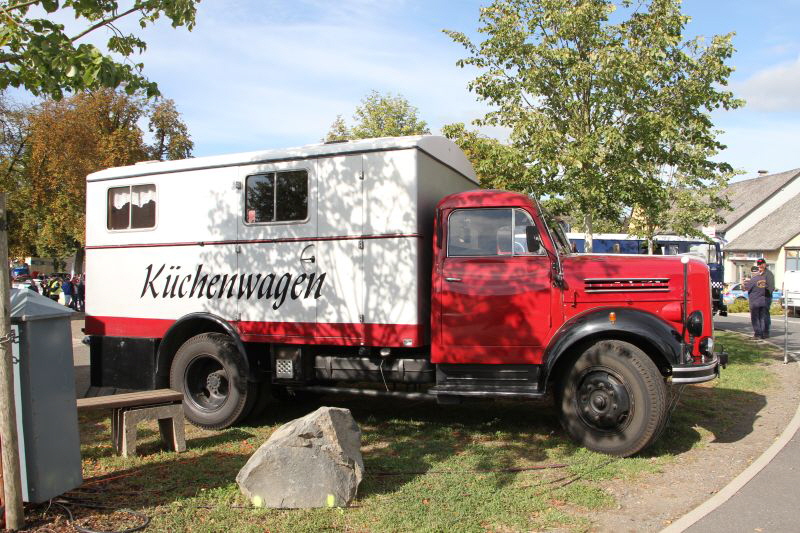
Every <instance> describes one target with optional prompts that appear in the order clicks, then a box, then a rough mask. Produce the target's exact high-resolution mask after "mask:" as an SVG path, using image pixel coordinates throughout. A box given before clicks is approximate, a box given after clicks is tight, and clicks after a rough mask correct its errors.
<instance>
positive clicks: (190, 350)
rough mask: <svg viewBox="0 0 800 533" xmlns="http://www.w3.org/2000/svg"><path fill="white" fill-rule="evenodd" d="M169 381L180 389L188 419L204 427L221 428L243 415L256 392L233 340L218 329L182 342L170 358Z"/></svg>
mask: <svg viewBox="0 0 800 533" xmlns="http://www.w3.org/2000/svg"><path fill="white" fill-rule="evenodd" d="M169 383H170V387H171V388H172V389H174V390H177V391H180V392H182V393H183V409H184V413H185V414H186V418H187V419H188V420H189V422H191V423H192V424H194V425H196V426H199V427H202V428H205V429H223V428H226V427H229V426H231V425H233V424H235V423H236V422H237V421H239V420H241V419H242V418H244V417H245V416H247V414H248V411H249V410H250V409H252V407H253V404H254V403H255V400H256V396H257V393H258V388H257V384H255V383H250V382H249V381H248V379H247V367H246V366H245V363H244V361H243V360H242V356H241V355H240V354H239V351H238V350H237V349H236V346H235V345H234V343H233V341H232V340H231V338H230V337H228V336H227V335H223V334H221V333H203V334H201V335H196V336H194V337H192V338H191V339H189V340H188V341H186V342H185V343H183V345H182V346H181V347H180V348H179V349H178V352H177V353H176V354H175V358H174V359H173V360H172V366H171V368H170V374H169Z"/></svg>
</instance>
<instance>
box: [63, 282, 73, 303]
mask: <svg viewBox="0 0 800 533" xmlns="http://www.w3.org/2000/svg"><path fill="white" fill-rule="evenodd" d="M61 290H62V291H64V305H66V306H67V307H69V308H72V284H71V283H70V281H69V279H65V280H64V281H62V282H61Z"/></svg>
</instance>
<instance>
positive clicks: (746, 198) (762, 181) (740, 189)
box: [717, 168, 800, 240]
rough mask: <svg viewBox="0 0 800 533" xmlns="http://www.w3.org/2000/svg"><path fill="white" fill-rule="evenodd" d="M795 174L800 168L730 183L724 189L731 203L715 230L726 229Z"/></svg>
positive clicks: (722, 230) (777, 190) (779, 188)
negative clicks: (729, 209)
mask: <svg viewBox="0 0 800 533" xmlns="http://www.w3.org/2000/svg"><path fill="white" fill-rule="evenodd" d="M797 176H800V168H796V169H794V170H787V171H786V172H780V173H778V174H770V175H767V176H759V177H757V178H751V179H749V180H742V181H738V182H736V183H732V184H731V185H730V186H728V189H727V190H726V191H725V193H726V194H727V195H728V200H729V201H730V203H731V211H728V212H725V213H723V214H722V216H723V217H725V223H724V224H722V225H720V226H717V231H719V232H722V233H724V232H726V231H728V229H730V228H731V226H733V225H734V224H736V223H737V222H739V221H740V220H741V219H743V218H744V217H745V216H746V215H747V214H748V213H750V212H751V211H752V210H753V209H755V208H756V207H758V206H759V205H761V203H763V202H764V200H766V199H767V198H769V197H770V196H772V195H773V194H775V193H776V192H779V191H780V190H781V188H783V187H784V186H785V185H786V184H787V183H789V182H790V181H792V179H794V178H795V177H797ZM767 218H769V217H767ZM736 240H738V239H736Z"/></svg>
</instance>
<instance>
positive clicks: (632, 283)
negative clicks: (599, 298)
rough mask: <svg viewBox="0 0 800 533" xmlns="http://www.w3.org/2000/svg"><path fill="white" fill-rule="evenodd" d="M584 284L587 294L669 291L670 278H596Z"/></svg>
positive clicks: (585, 281)
mask: <svg viewBox="0 0 800 533" xmlns="http://www.w3.org/2000/svg"><path fill="white" fill-rule="evenodd" d="M584 284H585V285H584V286H585V289H586V292H587V293H588V292H668V291H669V278H594V279H587V280H584Z"/></svg>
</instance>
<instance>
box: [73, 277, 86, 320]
mask: <svg viewBox="0 0 800 533" xmlns="http://www.w3.org/2000/svg"><path fill="white" fill-rule="evenodd" d="M72 282H73V286H74V287H75V294H74V295H73V298H74V301H75V310H76V311H83V308H84V303H83V299H84V298H85V297H86V285H85V284H84V283H83V276H82V275H81V276H80V277H79V276H75V278H73V280H72Z"/></svg>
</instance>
